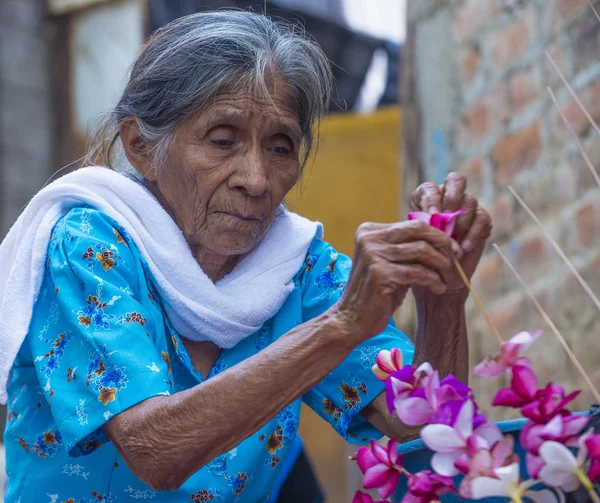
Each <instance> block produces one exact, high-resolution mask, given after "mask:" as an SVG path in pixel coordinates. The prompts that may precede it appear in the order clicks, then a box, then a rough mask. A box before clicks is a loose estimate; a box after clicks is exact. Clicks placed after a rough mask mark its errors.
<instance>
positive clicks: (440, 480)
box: [402, 470, 455, 503]
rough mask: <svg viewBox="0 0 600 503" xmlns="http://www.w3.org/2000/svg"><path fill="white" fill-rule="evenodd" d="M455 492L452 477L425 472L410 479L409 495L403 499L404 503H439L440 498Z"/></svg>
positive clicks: (411, 476)
mask: <svg viewBox="0 0 600 503" xmlns="http://www.w3.org/2000/svg"><path fill="white" fill-rule="evenodd" d="M454 490H455V489H454V484H453V483H452V479H451V478H450V477H443V476H442V475H437V474H435V473H431V472H430V471H429V470H423V471H421V472H419V473H415V474H414V475H410V476H409V477H408V494H406V496H404V498H402V503H429V502H430V501H439V499H440V496H442V495H444V494H448V493H451V492H452V491H454Z"/></svg>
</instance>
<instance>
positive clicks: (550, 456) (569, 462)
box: [540, 440, 577, 471]
mask: <svg viewBox="0 0 600 503" xmlns="http://www.w3.org/2000/svg"><path fill="white" fill-rule="evenodd" d="M540 456H541V457H542V458H543V460H544V461H545V462H546V463H547V464H549V465H552V466H554V465H556V466H560V467H562V468H563V469H565V470H569V471H575V470H576V469H577V459H576V458H575V456H573V453H572V452H571V451H570V450H569V449H567V448H566V447H565V446H564V445H563V444H561V443H559V442H554V441H552V440H549V441H548V442H544V443H543V444H542V446H541V447H540Z"/></svg>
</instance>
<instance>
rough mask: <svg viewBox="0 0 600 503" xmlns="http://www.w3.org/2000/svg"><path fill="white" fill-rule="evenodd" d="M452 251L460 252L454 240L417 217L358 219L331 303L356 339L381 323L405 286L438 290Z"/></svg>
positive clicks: (450, 263) (374, 331) (385, 321)
mask: <svg viewBox="0 0 600 503" xmlns="http://www.w3.org/2000/svg"><path fill="white" fill-rule="evenodd" d="M454 253H458V254H460V246H459V245H458V243H456V242H455V241H454V240H453V239H451V238H450V237H448V236H447V235H446V234H444V233H443V232H441V231H440V230H438V229H435V228H433V227H431V226H429V225H427V224H425V223H423V222H419V221H408V222H398V223H393V224H377V223H365V224H362V225H361V226H360V227H359V228H358V230H357V232H356V238H355V252H354V264H353V266H352V271H351V274H350V279H349V280H348V284H347V285H346V288H345V291H344V295H343V296H342V299H341V300H340V302H339V303H338V304H337V305H336V310H337V313H338V315H339V316H340V317H341V318H342V320H343V322H344V324H345V325H346V326H347V327H348V328H349V330H350V333H351V334H353V335H356V337H357V344H360V343H361V342H363V341H364V340H366V339H369V338H371V337H374V336H376V335H378V334H379V333H381V332H382V331H383V330H384V329H385V327H386V326H387V324H388V323H389V321H390V318H391V316H392V315H393V314H394V312H395V311H396V309H398V307H399V306H400V305H401V304H402V301H403V300H404V297H405V296H406V293H407V291H408V289H409V288H410V287H411V286H413V285H418V286H421V287H427V288H429V289H430V290H431V291H432V292H433V293H435V294H438V295H441V294H443V293H444V292H445V291H446V284H445V282H444V274H447V273H448V272H449V271H450V270H451V268H452V267H453V261H452V258H451V257H453V256H454Z"/></svg>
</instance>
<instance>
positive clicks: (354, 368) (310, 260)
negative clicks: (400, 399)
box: [300, 240, 414, 443]
mask: <svg viewBox="0 0 600 503" xmlns="http://www.w3.org/2000/svg"><path fill="white" fill-rule="evenodd" d="M351 268H352V260H351V259H350V258H348V257H346V256H345V255H342V254H341V253H338V252H336V250H335V249H334V248H333V247H332V246H331V245H329V244H328V243H325V242H323V241H320V240H315V241H314V242H313V244H312V245H311V248H310V250H309V253H308V255H307V258H306V264H305V268H304V271H303V272H302V274H301V276H300V286H301V287H302V288H303V302H302V305H303V321H307V320H309V319H312V318H315V317H316V316H319V315H320V314H322V313H323V312H325V311H326V310H327V309H329V308H330V307H331V306H333V305H334V304H335V303H336V302H337V301H338V300H339V299H340V297H341V296H342V294H343V292H344V288H345V287H346V283H347V281H348V278H349V276H350V270H351ZM394 347H397V348H400V349H401V350H402V353H403V355H404V362H405V363H407V364H408V363H411V362H412V358H413V353H414V345H413V343H412V341H411V340H410V339H409V338H408V337H407V336H406V335H404V334H403V333H402V332H400V331H399V330H398V329H397V328H396V327H395V325H394V321H393V319H392V320H390V323H389V324H388V326H387V327H386V329H385V330H384V331H383V332H382V333H381V334H379V335H378V336H376V337H373V338H372V339H370V340H368V341H366V342H364V343H363V344H361V345H359V346H357V347H356V348H355V349H354V350H353V351H352V353H351V354H350V355H349V356H348V357H347V358H346V359H345V360H344V361H343V362H342V363H341V364H340V365H339V366H338V367H337V368H336V369H334V370H333V372H331V373H330V374H329V375H327V376H326V377H325V378H324V379H323V380H322V381H321V382H320V383H319V384H317V385H316V386H315V387H314V388H313V389H312V390H310V391H309V392H308V393H307V394H306V395H305V396H304V401H305V403H306V404H307V405H309V406H310V407H311V408H312V409H313V410H314V411H315V412H316V413H317V414H319V415H320V416H321V417H322V418H323V419H325V420H326V421H328V422H329V423H330V424H331V425H332V426H333V428H334V429H335V430H336V431H337V432H338V433H339V434H340V435H341V436H342V437H344V438H345V439H346V440H347V441H349V442H351V443H364V442H367V441H369V440H371V439H372V438H380V437H381V436H383V435H382V433H380V432H379V431H378V430H377V429H375V428H374V427H373V426H371V424H370V423H369V422H368V421H367V420H366V419H364V418H363V417H362V416H361V415H360V414H358V413H359V412H360V411H361V410H362V409H363V408H364V407H366V406H367V405H368V404H369V403H370V402H371V401H372V400H373V399H374V398H376V397H377V396H378V395H379V394H380V393H382V392H383V391H384V383H382V382H381V381H379V380H378V379H377V378H376V377H375V375H374V374H373V372H372V371H371V367H372V366H373V365H374V364H375V357H376V356H377V353H378V352H379V351H380V350H382V349H388V350H389V349H391V348H394Z"/></svg>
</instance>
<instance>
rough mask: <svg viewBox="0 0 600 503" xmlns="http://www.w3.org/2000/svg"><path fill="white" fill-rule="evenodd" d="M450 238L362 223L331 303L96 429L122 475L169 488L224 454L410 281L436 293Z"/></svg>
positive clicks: (369, 328)
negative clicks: (247, 353) (207, 374)
mask: <svg viewBox="0 0 600 503" xmlns="http://www.w3.org/2000/svg"><path fill="white" fill-rule="evenodd" d="M451 246H452V243H451V240H450V239H449V238H448V237H447V236H446V235H445V234H443V233H442V232H440V231H438V230H436V229H433V228H432V227H429V226H428V225H426V224H423V223H422V222H402V223H397V224H391V225H388V224H365V225H363V226H361V227H360V228H359V230H358V232H357V238H356V252H355V260H354V266H353V268H352V271H351V274H350V278H349V281H348V284H347V285H346V289H345V292H344V295H343V297H342V299H341V300H340V302H338V303H337V304H335V305H334V306H333V307H332V308H330V309H329V310H328V311H326V312H325V313H324V314H322V315H320V316H318V317H316V318H314V319H312V320H310V321H308V322H307V323H304V324H303V325H300V326H298V327H296V328H294V329H293V330H291V331H290V332H289V333H287V334H285V335H284V336H283V337H281V338H280V339H278V340H277V341H276V342H274V343H273V344H271V345H270V346H268V347H267V348H265V349H264V350H262V351H261V352H260V353H258V354H256V355H254V356H253V357H251V358H248V359H247V360H245V361H243V362H241V363H239V364H238V365H235V366H234V367H231V368H230V369H227V370H226V371H224V372H222V373H220V374H218V375H216V376H214V377H212V378H211V379H209V380H207V381H205V382H203V383H201V384H198V385H197V386H195V387H194V388H191V389H189V390H186V391H183V392H180V393H177V394H175V395H173V396H170V397H162V396H160V397H154V398H151V399H149V400H146V401H145V402H142V403H140V404H138V405H136V406H134V407H131V408H130V409H127V410H125V411H123V412H121V413H120V414H118V415H116V416H115V417H114V418H112V419H110V420H109V421H108V423H107V424H106V425H105V426H104V430H105V432H106V434H107V435H108V437H109V438H110V439H111V441H112V442H113V443H114V444H115V446H116V448H117V449H118V450H119V452H120V453H121V455H122V456H123V458H124V460H125V461H126V462H127V464H128V466H129V467H130V468H131V469H132V471H133V472H134V473H135V474H136V475H137V476H138V477H139V478H140V479H142V480H143V481H145V482H146V483H147V484H148V485H150V486H152V487H154V488H157V489H175V488H178V487H180V486H181V484H183V482H185V480H186V479H187V478H188V477H189V476H190V475H192V474H193V473H195V472H196V471H198V470H199V469H200V468H202V467H203V466H204V465H206V464H207V463H208V462H210V461H211V460H212V459H214V458H215V457H216V456H218V455H220V454H222V453H224V452H227V451H229V450H231V449H232V448H233V447H234V446H236V445H238V444H239V443H240V442H241V441H242V440H244V439H245V438H247V437H248V436H249V435H252V434H253V433H255V432H256V431H257V430H258V429H259V428H260V427H261V426H263V425H264V424H265V423H267V422H268V421H269V420H270V419H271V418H273V417H274V416H275V415H276V414H277V413H278V412H279V411H280V410H282V409H283V408H285V407H286V406H287V405H289V404H290V403H292V402H293V401H294V400H296V399H298V398H299V397H301V396H302V395H303V394H305V393H306V392H307V391H308V390H309V389H311V388H312V387H314V386H315V385H316V384H317V383H318V382H319V381H320V380H321V379H323V378H324V377H325V376H326V375H327V374H329V373H330V372H331V371H332V370H333V369H334V368H335V367H336V366H338V365H339V364H340V363H341V362H342V360H343V359H344V358H345V357H346V356H347V355H348V354H349V353H350V351H352V349H353V348H354V347H356V346H357V345H359V344H360V343H362V342H363V341H365V340H367V339H369V338H371V337H373V336H375V335H377V334H379V333H380V332H381V331H382V330H383V329H384V328H385V327H386V325H387V323H388V322H389V319H390V317H391V315H392V313H393V312H394V311H395V309H397V308H398V306H399V305H400V303H401V302H402V299H403V298H404V295H405V294H406V292H407V290H408V288H410V285H414V284H417V285H421V286H423V287H427V288H431V289H433V290H434V291H437V292H438V293H442V292H443V291H445V289H446V287H445V285H444V282H443V280H442V275H443V273H444V272H448V271H449V269H450V266H451V262H450V259H449V257H450V253H451V252H450V247H451Z"/></svg>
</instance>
